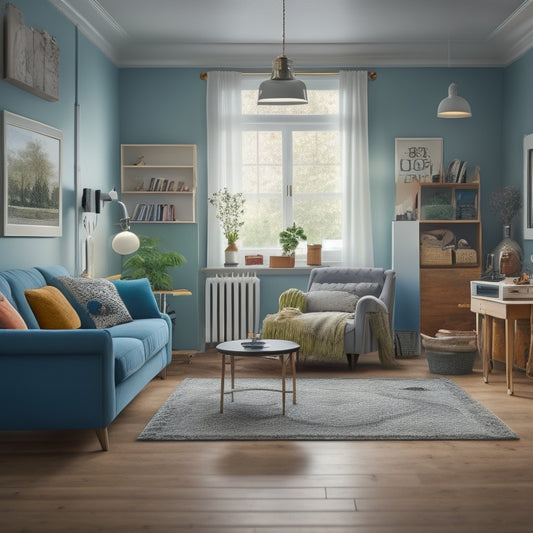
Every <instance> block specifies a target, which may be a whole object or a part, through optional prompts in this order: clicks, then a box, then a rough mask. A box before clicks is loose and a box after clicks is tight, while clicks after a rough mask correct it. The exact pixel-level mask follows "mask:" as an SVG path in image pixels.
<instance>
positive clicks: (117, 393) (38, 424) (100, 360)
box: [0, 265, 172, 450]
mask: <svg viewBox="0 0 533 533" xmlns="http://www.w3.org/2000/svg"><path fill="white" fill-rule="evenodd" d="M68 275H69V273H68V271H67V270H66V269H65V268H64V267H62V266H57V265H56V266H51V267H46V268H28V269H12V270H5V271H3V272H0V292H1V293H2V294H3V295H4V296H5V297H6V298H7V299H8V300H9V301H10V302H11V304H12V305H13V306H14V307H15V308H16V309H17V310H18V312H19V313H20V315H21V316H22V318H23V319H24V321H25V322H26V325H27V326H28V329H27V330H7V329H0V405H1V406H2V408H1V409H0V430H59V429H70V430H72V429H95V430H96V434H97V436H98V439H99V441H100V444H101V446H102V449H103V450H108V449H109V436H108V429H107V428H108V426H109V424H110V423H111V422H112V421H113V420H114V419H115V417H116V416H117V415H118V414H119V413H120V412H121V411H122V410H123V409H124V408H125V407H126V406H127V405H128V403H129V402H130V401H131V400H132V399H133V398H135V396H136V395H137V394H138V393H139V392H140V391H141V390H142V389H143V387H144V386H145V385H146V384H147V383H148V382H149V381H150V380H152V379H153V378H154V377H156V376H157V375H158V374H159V375H160V376H161V377H163V378H164V377H165V371H166V370H165V369H166V367H167V365H168V364H169V363H170V362H171V359H172V334H171V332H172V326H171V322H170V319H169V317H168V316H167V315H166V314H162V313H160V312H159V310H158V308H157V303H156V301H155V298H154V296H153V293H152V291H151V290H150V285H149V282H148V280H146V279H144V280H131V281H124V280H121V281H117V282H114V283H115V286H116V288H117V290H118V293H119V296H120V297H121V299H122V301H123V302H124V304H125V306H126V308H127V309H128V311H129V313H130V315H131V317H132V318H133V320H132V321H131V322H127V323H123V324H119V325H115V326H112V327H109V328H105V329H94V328H93V329H82V328H84V326H83V321H82V327H81V328H80V329H61V330H44V329H40V328H39V324H38V322H37V320H36V317H35V315H34V313H33V312H32V309H31V307H30V306H29V304H28V302H27V300H26V298H25V295H24V291H25V290H27V289H38V288H40V287H43V286H45V285H54V280H56V279H57V278H58V277H59V276H68Z"/></svg>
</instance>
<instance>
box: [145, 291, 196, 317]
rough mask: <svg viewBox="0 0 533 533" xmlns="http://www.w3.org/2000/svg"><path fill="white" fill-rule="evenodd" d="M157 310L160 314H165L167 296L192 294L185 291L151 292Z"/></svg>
mask: <svg viewBox="0 0 533 533" xmlns="http://www.w3.org/2000/svg"><path fill="white" fill-rule="evenodd" d="M153 293H154V295H155V297H156V300H157V305H158V306H159V310H160V311H161V312H162V313H165V312H166V308H167V296H192V292H191V291H189V290H187V289H171V290H169V291H153Z"/></svg>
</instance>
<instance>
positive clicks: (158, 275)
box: [121, 236, 185, 291]
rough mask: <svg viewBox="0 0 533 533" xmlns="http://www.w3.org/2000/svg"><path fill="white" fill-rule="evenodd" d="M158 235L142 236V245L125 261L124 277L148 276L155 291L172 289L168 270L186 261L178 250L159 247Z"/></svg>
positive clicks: (137, 277)
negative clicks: (160, 248)
mask: <svg viewBox="0 0 533 533" xmlns="http://www.w3.org/2000/svg"><path fill="white" fill-rule="evenodd" d="M160 240H161V239H158V238H157V237H146V236H141V237H140V241H141V245H140V247H139V250H138V251H137V253H136V254H135V255H132V256H131V257H129V258H128V259H127V261H125V263H124V265H123V267H122V276H121V278H122V279H139V278H148V281H149V282H150V285H151V286H152V290H153V291H167V290H172V278H171V277H170V275H169V274H168V272H167V270H168V269H169V268H171V267H177V266H181V265H182V264H183V263H184V262H185V257H183V256H182V255H181V254H180V253H178V252H162V251H161V250H159V248H158V247H157V245H158V243H159V241H160Z"/></svg>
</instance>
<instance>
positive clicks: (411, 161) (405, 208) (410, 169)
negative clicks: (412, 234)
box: [394, 137, 442, 220]
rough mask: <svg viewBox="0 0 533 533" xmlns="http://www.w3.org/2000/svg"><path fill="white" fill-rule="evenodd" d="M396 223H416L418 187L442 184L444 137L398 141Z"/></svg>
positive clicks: (396, 158) (401, 138)
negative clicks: (427, 184)
mask: <svg viewBox="0 0 533 533" xmlns="http://www.w3.org/2000/svg"><path fill="white" fill-rule="evenodd" d="M394 162H395V181H396V207H395V218H396V220H416V218H417V215H416V213H417V208H418V205H417V193H418V184H419V183H439V182H440V181H441V176H442V137H430V138H420V139H416V138H406V137H397V138H396V139H395V156H394Z"/></svg>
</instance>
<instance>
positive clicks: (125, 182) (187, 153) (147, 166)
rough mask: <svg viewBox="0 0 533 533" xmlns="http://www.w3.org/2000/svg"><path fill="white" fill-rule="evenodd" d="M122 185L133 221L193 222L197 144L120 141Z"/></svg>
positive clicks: (123, 196)
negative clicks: (124, 142)
mask: <svg viewBox="0 0 533 533" xmlns="http://www.w3.org/2000/svg"><path fill="white" fill-rule="evenodd" d="M121 189H122V194H121V200H122V201H123V202H124V204H125V205H126V206H127V208H128V212H129V214H130V216H131V222H132V223H134V224H135V223H167V224H168V223H184V222H185V223H187V222H196V145H194V144H123V145H121Z"/></svg>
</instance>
